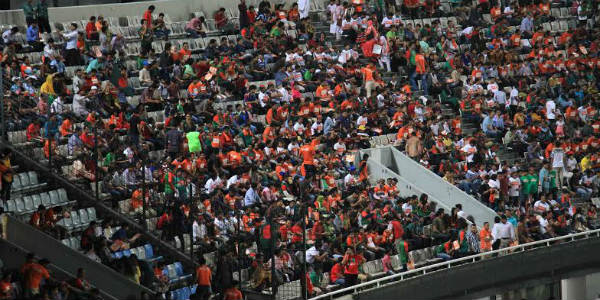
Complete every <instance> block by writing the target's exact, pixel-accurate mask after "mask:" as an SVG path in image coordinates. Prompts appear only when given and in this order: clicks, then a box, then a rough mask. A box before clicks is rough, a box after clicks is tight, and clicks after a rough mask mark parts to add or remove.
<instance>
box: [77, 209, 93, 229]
mask: <svg viewBox="0 0 600 300" xmlns="http://www.w3.org/2000/svg"><path fill="white" fill-rule="evenodd" d="M79 219H80V220H81V225H87V224H88V223H89V222H91V220H89V218H88V213H87V211H86V210H85V209H84V208H82V209H80V210H79Z"/></svg>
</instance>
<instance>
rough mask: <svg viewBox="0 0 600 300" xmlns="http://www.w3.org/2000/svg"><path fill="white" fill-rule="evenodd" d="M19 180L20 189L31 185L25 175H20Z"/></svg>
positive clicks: (27, 176)
mask: <svg viewBox="0 0 600 300" xmlns="http://www.w3.org/2000/svg"><path fill="white" fill-rule="evenodd" d="M19 179H20V180H21V187H22V188H27V187H28V186H30V185H31V183H30V182H29V175H28V174H27V173H20V174H19Z"/></svg>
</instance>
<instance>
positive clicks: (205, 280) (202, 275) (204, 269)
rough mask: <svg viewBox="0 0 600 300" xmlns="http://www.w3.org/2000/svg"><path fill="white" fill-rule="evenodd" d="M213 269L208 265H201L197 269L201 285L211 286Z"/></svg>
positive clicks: (197, 276)
mask: <svg viewBox="0 0 600 300" xmlns="http://www.w3.org/2000/svg"><path fill="white" fill-rule="evenodd" d="M210 277H211V271H210V268H209V267H208V266H199V267H198V268H197V269H196V278H198V285H199V286H210V279H211V278H210Z"/></svg>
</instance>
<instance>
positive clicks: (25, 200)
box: [23, 196, 35, 211]
mask: <svg viewBox="0 0 600 300" xmlns="http://www.w3.org/2000/svg"><path fill="white" fill-rule="evenodd" d="M23 203H24V204H25V211H33V210H35V206H34V205H33V199H32V198H31V196H25V197H23Z"/></svg>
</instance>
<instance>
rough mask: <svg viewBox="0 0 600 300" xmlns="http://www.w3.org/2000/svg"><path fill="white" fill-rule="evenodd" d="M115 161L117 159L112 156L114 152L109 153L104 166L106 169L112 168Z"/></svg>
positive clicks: (103, 163)
mask: <svg viewBox="0 0 600 300" xmlns="http://www.w3.org/2000/svg"><path fill="white" fill-rule="evenodd" d="M113 161H115V157H114V155H113V154H112V152H109V153H108V154H106V157H104V161H103V162H102V165H103V166H104V167H108V166H110V164H111V163H112V162H113Z"/></svg>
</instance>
